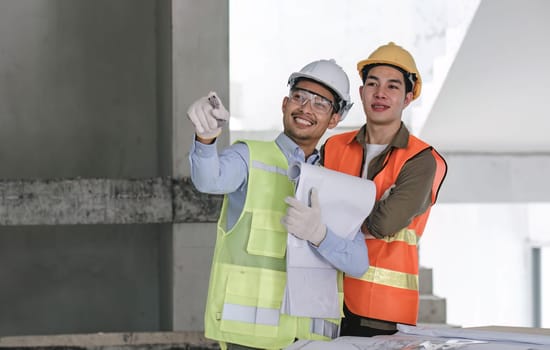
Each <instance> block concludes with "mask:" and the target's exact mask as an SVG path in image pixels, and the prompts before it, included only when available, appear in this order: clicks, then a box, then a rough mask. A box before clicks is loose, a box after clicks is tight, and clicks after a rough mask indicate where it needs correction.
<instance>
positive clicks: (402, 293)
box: [324, 131, 447, 325]
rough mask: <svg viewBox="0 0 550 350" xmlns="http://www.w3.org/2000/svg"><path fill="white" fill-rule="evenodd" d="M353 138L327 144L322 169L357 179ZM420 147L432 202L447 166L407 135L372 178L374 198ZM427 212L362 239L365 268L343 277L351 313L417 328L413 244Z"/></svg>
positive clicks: (359, 158)
mask: <svg viewBox="0 0 550 350" xmlns="http://www.w3.org/2000/svg"><path fill="white" fill-rule="evenodd" d="M356 134H357V131H352V132H348V133H344V134H340V135H336V136H333V137H331V138H329V139H328V140H327V142H326V143H325V146H324V147H325V158H324V166H325V167H327V168H329V169H333V170H338V171H341V172H344V173H347V174H350V175H354V176H361V175H360V173H361V166H362V163H363V159H364V154H363V147H362V145H360V144H359V143H358V142H356V141H355V135H356ZM425 149H431V152H432V154H433V156H434V158H435V160H436V163H437V167H436V173H435V176H434V181H433V185H432V198H431V205H433V204H434V203H435V201H436V199H437V194H438V191H439V188H440V186H441V183H442V182H443V179H444V178H445V175H446V172H447V165H446V163H445V160H444V159H443V157H442V156H441V155H440V154H439V153H437V151H435V150H434V149H433V148H432V147H431V146H430V145H428V144H427V143H425V142H423V141H422V140H420V139H418V138H416V137H414V136H412V135H409V142H408V145H407V148H394V149H392V150H391V151H390V152H388V154H387V155H386V159H385V160H384V167H383V168H382V170H381V171H380V172H379V173H378V174H376V176H375V177H374V179H373V181H374V183H375V185H376V200H379V199H380V197H381V196H382V194H383V193H384V192H385V191H386V190H387V189H388V188H389V187H390V186H392V185H393V184H395V182H396V180H397V177H398V176H399V173H400V171H401V169H402V167H403V166H404V165H405V163H406V162H407V161H408V160H409V159H411V158H413V157H414V156H416V155H417V154H419V153H420V152H422V151H424V150H425ZM365 166H368V164H366V165H365ZM431 205H430V207H431ZM429 213H430V208H428V209H427V210H426V211H425V212H424V213H422V214H420V215H418V216H416V217H415V218H414V219H413V220H412V222H411V223H410V225H409V226H408V227H405V228H404V229H402V230H401V231H399V232H398V233H396V234H395V235H393V236H389V237H384V238H381V239H366V240H365V241H366V243H367V247H368V251H369V260H370V267H369V269H368V270H367V272H366V273H365V274H364V275H363V276H362V277H360V278H354V277H351V276H345V277H344V300H345V303H346V306H347V307H348V309H349V310H350V311H351V312H353V313H354V314H357V315H360V316H363V317H368V318H373V319H378V320H385V321H390V322H396V323H404V324H411V325H415V324H416V321H417V317H418V302H419V295H418V250H417V242H418V239H419V238H420V236H422V233H423V232H424V227H425V226H426V221H427V220H428V216H429Z"/></svg>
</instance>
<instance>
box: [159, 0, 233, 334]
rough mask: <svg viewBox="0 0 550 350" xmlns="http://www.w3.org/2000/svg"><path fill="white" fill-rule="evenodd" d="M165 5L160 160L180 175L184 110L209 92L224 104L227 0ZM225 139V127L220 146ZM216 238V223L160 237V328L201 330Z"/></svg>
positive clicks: (184, 154)
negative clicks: (165, 155)
mask: <svg viewBox="0 0 550 350" xmlns="http://www.w3.org/2000/svg"><path fill="white" fill-rule="evenodd" d="M169 3H170V1H165V2H164V3H163V5H162V7H161V8H160V11H161V12H160V13H159V15H160V18H159V26H160V27H161V29H162V30H161V31H159V32H162V33H164V34H163V37H164V38H165V39H166V38H167V37H168V35H167V34H170V35H169V36H170V37H171V40H170V43H166V42H163V41H162V40H159V41H158V42H159V45H165V46H163V49H162V50H159V52H162V54H163V55H166V56H164V57H160V60H161V61H162V62H164V64H163V65H162V66H161V67H163V68H162V69H163V70H162V72H161V73H160V75H159V77H160V79H162V80H163V84H162V85H163V86H164V88H165V89H168V88H169V91H171V94H170V95H169V96H170V98H166V96H165V97H164V98H163V99H162V107H161V109H162V111H163V114H164V115H163V117H162V118H163V120H165V125H164V128H163V130H164V135H162V137H163V139H170V140H171V157H170V159H165V160H164V162H163V168H164V167H165V166H166V165H167V163H170V165H169V167H170V175H171V176H172V177H174V178H181V177H184V176H189V174H190V173H189V162H188V152H189V148H190V146H191V142H192V140H193V138H194V131H193V126H192V124H191V123H190V122H189V120H188V119H187V116H186V111H187V108H188V107H189V106H190V104H191V103H192V102H193V101H195V100H196V99H197V98H199V97H201V96H204V95H206V94H207V93H208V92H209V91H211V90H215V91H216V92H217V93H218V94H219V96H220V98H221V99H222V101H223V102H224V104H225V105H226V106H228V105H229V4H228V1H227V0H224V1H219V0H202V1H196V0H173V1H171V4H169ZM168 5H169V6H170V11H167V10H168V8H167V7H166V6H168ZM168 14H169V16H168ZM165 39H163V40H165ZM168 44H169V45H168ZM168 48H169V49H168ZM168 68H170V69H168ZM168 120H169V121H170V122H168ZM161 142H163V141H161ZM228 142H229V137H228V131H227V130H226V131H224V134H222V136H221V138H220V140H219V145H220V146H221V147H223V146H224V145H227V144H228ZM165 151H166V149H165ZM215 237H216V227H215V223H209V224H202V223H200V224H199V223H197V224H174V225H171V227H170V228H169V232H165V234H164V235H163V238H162V244H161V252H162V253H161V264H162V266H163V268H162V269H161V270H162V271H163V273H166V275H163V276H161V280H162V285H163V286H164V287H165V288H162V290H161V328H162V329H166V330H187V331H202V330H203V328H204V326H203V323H204V316H203V314H204V307H205V301H206V294H207V291H208V280H209V275H210V263H211V258H212V252H213V247H214V243H215Z"/></svg>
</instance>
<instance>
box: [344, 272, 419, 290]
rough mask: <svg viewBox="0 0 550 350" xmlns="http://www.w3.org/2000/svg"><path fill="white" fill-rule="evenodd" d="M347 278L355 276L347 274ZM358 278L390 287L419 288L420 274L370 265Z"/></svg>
mask: <svg viewBox="0 0 550 350" xmlns="http://www.w3.org/2000/svg"><path fill="white" fill-rule="evenodd" d="M346 278H355V277H351V276H346ZM356 279H359V280H363V281H367V282H372V283H378V284H383V285H385V286H390V287H397V288H403V289H410V290H418V275H414V274H410V273H404V272H398V271H393V270H388V269H383V268H380V267H369V269H368V270H367V272H365V274H364V275H363V276H361V277H359V278H356Z"/></svg>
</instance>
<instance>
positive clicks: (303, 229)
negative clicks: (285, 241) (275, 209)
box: [281, 188, 327, 246]
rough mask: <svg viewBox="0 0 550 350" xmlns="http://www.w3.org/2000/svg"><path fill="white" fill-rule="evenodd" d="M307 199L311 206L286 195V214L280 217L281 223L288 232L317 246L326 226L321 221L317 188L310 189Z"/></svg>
mask: <svg viewBox="0 0 550 350" xmlns="http://www.w3.org/2000/svg"><path fill="white" fill-rule="evenodd" d="M309 201H310V203H311V207H309V206H307V205H305V204H303V203H302V202H300V201H299V200H297V199H296V198H294V197H287V198H286V199H285V202H286V203H287V204H288V209H287V212H286V216H284V217H283V218H282V219H281V223H282V224H283V225H284V226H285V227H286V229H287V231H288V232H289V233H291V234H293V235H294V236H296V237H298V238H300V239H305V240H307V241H309V242H311V243H313V244H314V245H316V246H319V244H321V242H322V241H323V239H325V236H326V235H327V227H326V226H325V224H323V222H322V221H321V207H320V205H319V196H318V194H317V189H315V188H312V189H311V192H310V194H309Z"/></svg>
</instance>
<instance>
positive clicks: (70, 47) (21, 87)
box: [0, 0, 160, 335]
mask: <svg viewBox="0 0 550 350" xmlns="http://www.w3.org/2000/svg"><path fill="white" fill-rule="evenodd" d="M155 21H156V19H155V2H154V1H151V0H119V1H109V0H99V1H86V0H76V1H75V0H47V1H33V0H18V1H2V2H0V123H1V127H0V159H1V160H2V167H1V168H0V177H2V178H8V179H15V178H59V177H78V176H80V177H111V178H126V177H133V178H136V177H148V176H156V175H158V159H157V157H158V153H159V149H158V145H157V117H156V100H157V96H156V94H155V92H156V71H155V67H156V52H155ZM29 214H31V213H29ZM159 226H160V225H159ZM158 246H159V227H158V226H155V225H105V226H99V225H98V226H69V227H65V226H63V227H61V226H60V227H55V226H48V227H30V226H26V227H0V280H2V284H3V286H4V287H3V288H1V289H0V305H2V307H1V308H2V312H0V334H1V335H14V334H49V333H60V332H90V331H116V330H119V331H122V330H132V329H133V330H151V329H158V328H159V312H158V309H159V282H158V275H159V274H158V272H159V271H158V269H159V264H158V259H159V250H158Z"/></svg>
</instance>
